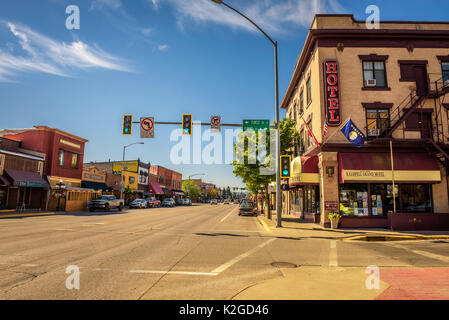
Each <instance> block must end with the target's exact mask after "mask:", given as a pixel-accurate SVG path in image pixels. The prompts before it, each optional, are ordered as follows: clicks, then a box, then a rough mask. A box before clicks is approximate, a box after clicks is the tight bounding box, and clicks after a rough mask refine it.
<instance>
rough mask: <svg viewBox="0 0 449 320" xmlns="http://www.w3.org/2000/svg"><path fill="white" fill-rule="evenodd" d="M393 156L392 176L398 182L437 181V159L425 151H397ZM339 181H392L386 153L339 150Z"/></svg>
mask: <svg viewBox="0 0 449 320" xmlns="http://www.w3.org/2000/svg"><path fill="white" fill-rule="evenodd" d="M393 159H394V180H395V182H398V183H399V182H402V183H438V182H441V172H440V167H439V166H438V163H437V162H436V161H435V159H433V158H432V157H431V156H429V155H427V154H419V153H418V154H412V153H397V154H395V155H394V157H393ZM338 162H339V171H340V183H351V182H392V178H393V174H392V171H391V158H390V154H389V153H340V154H339V155H338Z"/></svg>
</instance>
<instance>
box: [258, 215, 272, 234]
mask: <svg viewBox="0 0 449 320" xmlns="http://www.w3.org/2000/svg"><path fill="white" fill-rule="evenodd" d="M257 221H259V223H260V225H261V226H262V227H263V228H264V229H265V230H266V231H268V232H271V233H273V230H271V228H270V227H269V226H268V224H267V223H266V222H265V221H263V220H262V219H261V218H260V217H259V216H257Z"/></svg>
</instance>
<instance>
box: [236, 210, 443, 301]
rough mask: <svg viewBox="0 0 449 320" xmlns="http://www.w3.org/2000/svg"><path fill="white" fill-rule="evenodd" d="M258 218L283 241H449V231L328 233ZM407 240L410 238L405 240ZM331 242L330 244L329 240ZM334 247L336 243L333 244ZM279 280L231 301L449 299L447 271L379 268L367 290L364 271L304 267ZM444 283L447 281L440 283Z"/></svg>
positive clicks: (305, 225)
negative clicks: (386, 238) (374, 238)
mask: <svg viewBox="0 0 449 320" xmlns="http://www.w3.org/2000/svg"><path fill="white" fill-rule="evenodd" d="M272 217H273V219H272V220H269V219H267V218H266V217H265V216H263V215H261V216H258V221H259V223H260V224H261V225H262V226H263V227H264V229H265V230H266V231H267V232H270V233H271V234H273V235H274V236H279V237H293V238H309V239H329V240H337V241H339V240H340V241H346V240H347V239H348V238H351V237H355V236H373V235H388V236H389V237H401V238H406V237H408V236H422V237H424V238H425V237H429V238H430V239H434V237H444V238H445V239H449V232H432V231H428V232H425V231H424V232H408V233H406V232H394V231H390V230H386V229H361V230H355V229H350V230H348V229H336V230H333V229H326V228H323V227H321V226H320V225H318V224H315V223H306V222H292V221H282V228H276V216H275V214H273V215H272ZM401 240H409V239H401ZM329 242H332V241H329ZM334 242H335V241H334ZM279 271H280V272H281V276H280V277H276V278H273V279H270V280H265V281H262V282H259V283H255V284H253V285H251V286H249V287H246V288H242V290H240V291H238V292H236V293H235V294H234V295H233V296H232V297H230V299H231V300H394V299H400V300H401V299H402V300H412V299H423V300H441V299H449V277H448V275H449V268H447V267H440V268H419V267H411V268H403V267H398V268H394V267H393V268H391V267H387V268H380V278H379V282H378V285H379V286H378V287H375V286H374V287H371V288H369V287H368V285H369V284H370V283H372V282H370V280H369V279H368V278H369V276H370V275H369V273H367V269H366V267H363V268H362V267H339V266H335V267H332V266H326V265H322V266H319V265H317V266H301V267H300V268H279ZM442 279H444V280H442Z"/></svg>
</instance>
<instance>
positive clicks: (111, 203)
mask: <svg viewBox="0 0 449 320" xmlns="http://www.w3.org/2000/svg"><path fill="white" fill-rule="evenodd" d="M123 207H124V202H123V200H121V199H117V198H116V197H115V196H101V198H99V199H97V200H92V201H91V202H90V204H89V211H90V212H93V211H94V210H103V211H104V212H107V211H109V210H111V209H118V211H122V209H123Z"/></svg>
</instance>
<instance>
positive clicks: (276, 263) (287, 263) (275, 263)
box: [271, 262, 298, 268]
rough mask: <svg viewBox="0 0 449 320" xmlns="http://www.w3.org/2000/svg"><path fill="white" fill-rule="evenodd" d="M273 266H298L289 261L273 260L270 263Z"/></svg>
mask: <svg viewBox="0 0 449 320" xmlns="http://www.w3.org/2000/svg"><path fill="white" fill-rule="evenodd" d="M271 265H272V266H273V267H276V268H297V267H298V266H297V265H296V264H294V263H290V262H273V263H271Z"/></svg>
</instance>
